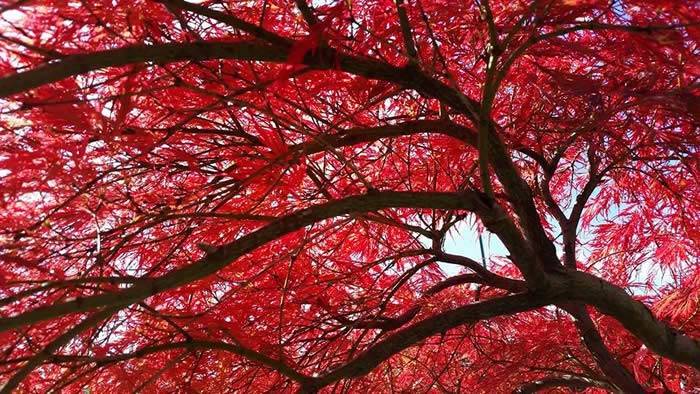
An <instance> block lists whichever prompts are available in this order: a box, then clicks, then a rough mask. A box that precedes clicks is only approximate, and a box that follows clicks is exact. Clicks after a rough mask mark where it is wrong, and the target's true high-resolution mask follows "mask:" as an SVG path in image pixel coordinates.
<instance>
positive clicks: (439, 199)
mask: <svg viewBox="0 0 700 394" xmlns="http://www.w3.org/2000/svg"><path fill="white" fill-rule="evenodd" d="M478 199H479V197H478V195H476V194H475V193H430V192H374V193H370V194H366V195H361V196H353V197H348V198H345V199H342V200H338V201H332V202H328V203H325V204H320V205H316V206H313V207H311V208H306V209H302V210H300V211H297V212H295V213H293V214H290V215H288V216H285V217H283V218H281V219H279V220H276V221H274V222H272V223H270V224H268V225H267V226H265V227H263V228H261V229H259V230H257V231H254V232H252V233H250V234H248V235H246V236H243V237H241V238H239V239H237V240H236V241H233V242H231V243H229V244H226V245H223V246H221V247H219V248H218V249H217V250H216V251H215V252H214V253H211V254H209V255H207V256H205V257H204V258H202V259H200V260H199V261H197V262H195V263H193V264H191V265H188V266H186V267H183V268H180V269H177V270H175V271H172V272H170V273H168V274H165V275H163V276H161V277H158V278H155V279H150V280H144V281H143V282H139V283H137V284H135V285H134V286H132V287H130V288H128V289H125V290H122V291H119V292H114V293H108V294H100V295H96V296H91V297H86V298H79V299H76V300H73V301H69V302H64V303H61V304H55V305H51V306H45V307H40V308H37V309H34V310H32V311H29V312H25V313H23V314H20V315H18V316H14V317H8V318H4V319H1V320H0V332H2V331H7V330H11V329H14V328H18V327H22V326H25V325H28V324H33V323H37V322H40V321H45V320H48V319H52V318H55V317H59V316H63V315H66V314H70V313H76V312H85V311H90V310H93V309H96V308H101V307H108V306H126V305H130V304H133V303H136V302H139V301H142V300H144V299H146V298H148V297H150V296H153V295H155V294H158V293H161V292H163V291H166V290H169V289H173V288H176V287H179V286H182V285H184V284H187V283H190V282H193V281H195V280H198V279H202V278H204V277H206V276H208V275H211V274H213V273H215V272H216V271H218V270H220V269H221V268H223V267H225V266H226V265H228V264H230V263H231V262H232V261H234V260H235V259H237V258H238V257H240V256H242V255H244V254H246V253H249V252H251V251H253V250H254V249H256V248H257V247H259V246H262V245H264V244H265V243H267V242H270V241H273V240H275V239H277V238H279V237H281V236H283V235H285V234H289V233H291V232H293V231H296V230H299V229H301V228H303V227H306V226H308V225H310V224H313V223H316V222H319V221H322V220H325V219H329V218H332V217H336V216H341V215H346V214H350V213H361V212H371V211H377V210H381V209H386V208H392V207H403V208H426V209H429V208H434V209H464V210H473V209H474V208H475V206H476V204H478Z"/></svg>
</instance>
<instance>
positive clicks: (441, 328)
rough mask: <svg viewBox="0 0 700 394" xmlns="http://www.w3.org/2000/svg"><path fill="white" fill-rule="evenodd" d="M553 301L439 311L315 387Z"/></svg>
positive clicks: (511, 299)
mask: <svg viewBox="0 0 700 394" xmlns="http://www.w3.org/2000/svg"><path fill="white" fill-rule="evenodd" d="M554 301H556V299H555V298H547V297H542V296H539V295H534V294H526V293H522V294H516V295H512V296H507V297H502V298H496V299H490V300H485V301H481V302H477V303H474V304H470V305H466V306H463V307H460V308H456V309H453V310H450V311H447V312H442V313H439V314H437V315H435V316H431V317H430V318H428V319H425V320H422V321H420V322H418V323H415V324H413V325H411V326H409V327H407V328H405V329H403V330H400V331H398V332H396V333H394V334H392V335H390V336H389V337H387V338H386V339H384V340H383V341H381V342H378V343H377V344H376V345H374V346H372V347H371V348H369V349H367V350H365V351H364V352H363V353H361V354H360V355H359V356H357V357H356V358H355V359H353V360H352V361H350V362H348V363H347V364H345V365H343V366H341V367H339V368H337V369H335V370H333V371H331V372H329V373H328V374H326V375H324V376H322V377H320V378H319V379H318V380H317V381H316V385H315V386H316V388H321V387H324V386H326V385H329V384H331V383H333V382H335V381H338V380H340V379H347V378H355V377H358V376H363V375H365V374H367V373H369V372H370V371H372V370H373V369H374V368H375V367H376V366H378V365H379V364H380V363H381V362H383V361H384V360H386V359H388V358H389V357H391V356H393V355H394V354H396V353H398V352H400V351H402V350H404V349H406V348H408V347H410V346H413V345H415V344H416V343H418V342H420V341H422V340H424V339H426V338H428V337H431V336H433V335H436V334H439V333H441V332H445V331H447V330H449V329H452V328H455V327H458V326H461V325H464V324H470V323H475V322H478V321H480V320H485V319H489V318H492V317H496V316H502V315H512V314H516V313H520V312H525V311H529V310H533V309H537V308H540V307H542V306H545V305H548V304H551V303H553V302H554Z"/></svg>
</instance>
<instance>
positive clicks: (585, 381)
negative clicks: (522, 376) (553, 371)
mask: <svg viewBox="0 0 700 394" xmlns="http://www.w3.org/2000/svg"><path fill="white" fill-rule="evenodd" d="M554 387H566V388H570V389H572V390H575V391H583V390H585V389H587V388H591V387H596V388H602V389H608V390H609V389H611V387H610V385H609V384H608V383H607V382H603V381H600V380H597V379H589V378H583V377H578V376H555V377H551V378H546V379H542V380H538V381H535V382H532V383H528V384H526V385H524V386H521V387H520V388H518V389H517V390H515V391H514V392H513V394H534V393H536V392H538V391H540V390H544V389H548V388H554Z"/></svg>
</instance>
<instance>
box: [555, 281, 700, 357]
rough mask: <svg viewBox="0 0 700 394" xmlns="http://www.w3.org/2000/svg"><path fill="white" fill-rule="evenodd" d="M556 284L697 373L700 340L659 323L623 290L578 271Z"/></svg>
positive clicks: (646, 309)
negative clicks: (694, 369) (692, 368)
mask: <svg viewBox="0 0 700 394" xmlns="http://www.w3.org/2000/svg"><path fill="white" fill-rule="evenodd" d="M559 285H560V286H562V290H564V291H565V293H566V294H567V296H568V297H567V298H569V299H570V300H572V301H579V302H583V303H585V304H588V305H592V306H594V307H596V308H597V309H598V310H599V311H601V312H602V313H605V314H607V315H610V316H612V317H614V318H615V319H616V320H617V321H619V322H620V323H622V325H623V326H624V327H625V328H626V329H627V330H628V331H630V332H631V333H632V334H634V335H635V336H636V337H637V338H639V339H640V340H641V341H642V342H643V343H644V344H645V345H646V346H647V347H649V349H651V350H653V351H654V352H656V353H657V354H659V355H661V356H664V357H668V358H669V359H671V360H674V361H677V362H679V363H683V364H686V365H690V366H692V367H694V368H696V369H699V370H700V341H698V340H697V339H694V338H691V337H689V336H687V335H684V334H683V333H681V332H679V331H677V330H675V329H673V328H672V327H670V326H668V325H667V324H666V323H664V322H662V321H660V320H658V319H657V318H656V317H654V315H653V313H652V312H651V311H650V310H649V308H647V307H646V306H645V305H644V304H643V303H641V302H639V301H636V300H635V299H633V298H632V297H631V296H630V295H628V294H627V293H626V292H625V291H624V290H623V289H621V288H619V287H617V286H615V285H613V284H611V283H608V282H606V281H605V280H603V279H600V278H597V277H595V276H593V275H590V274H587V273H584V272H578V271H576V272H574V271H570V272H568V273H567V274H566V276H565V279H564V281H562V282H561V283H560V284H559Z"/></svg>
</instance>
